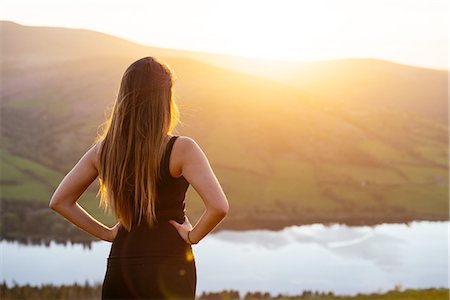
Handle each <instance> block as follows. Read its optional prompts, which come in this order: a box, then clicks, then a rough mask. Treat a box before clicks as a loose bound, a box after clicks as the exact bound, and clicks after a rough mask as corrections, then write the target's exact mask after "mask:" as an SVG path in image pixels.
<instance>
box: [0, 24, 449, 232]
mask: <svg viewBox="0 0 450 300" xmlns="http://www.w3.org/2000/svg"><path fill="white" fill-rule="evenodd" d="M4 25H5V22H2V39H7V40H9V41H10V42H11V43H13V45H10V46H8V48H5V49H4V52H3V53H2V57H1V64H2V65H1V66H2V90H1V93H2V95H1V96H2V102H1V104H0V105H1V111H2V118H1V130H2V131H1V133H2V136H1V139H2V146H1V153H2V155H1V165H2V170H1V186H0V187H1V191H2V195H1V196H2V200H3V201H9V202H11V201H12V202H15V203H16V204H17V203H21V202H23V203H24V204H26V203H30V202H39V203H42V204H43V205H44V206H45V205H46V204H48V201H49V200H50V197H51V195H52V193H53V191H54V189H55V188H56V186H57V185H58V184H59V182H60V180H61V179H62V178H63V176H64V175H65V174H66V173H67V172H68V171H69V170H70V168H71V167H73V166H74V165H75V163H76V162H77V161H78V159H79V158H80V157H81V156H82V155H83V154H84V152H85V151H86V150H87V149H88V147H89V145H90V144H91V142H92V141H93V140H94V138H95V135H96V132H97V130H98V128H99V126H100V124H101V123H102V122H103V121H104V119H105V116H106V115H107V114H108V113H109V111H110V109H111V107H112V104H113V103H114V100H115V99H114V97H115V95H116V91H117V89H118V86H119V82H120V79H121V76H122V74H123V72H124V70H125V69H126V67H127V66H128V65H129V64H130V63H131V62H132V61H133V60H135V59H137V58H138V57H139V55H141V54H140V53H142V56H144V55H153V53H159V54H158V55H160V56H161V57H162V58H163V59H164V60H165V61H167V62H168V64H169V65H170V66H171V68H172V69H173V70H174V71H175V74H176V77H177V80H176V88H175V91H176V98H177V103H178V105H179V107H180V110H181V121H182V123H181V124H179V126H178V127H177V130H176V132H175V134H179V135H187V136H190V137H192V138H193V139H195V140H196V141H197V142H198V144H199V145H200V146H201V147H202V148H203V149H204V151H205V153H206V154H207V156H208V158H209V160H210V162H211V165H212V167H213V169H214V171H215V172H216V175H217V177H218V179H219V181H220V182H221V184H222V187H223V189H224V191H225V193H226V195H227V197H228V200H229V202H230V214H229V216H228V217H227V218H226V220H225V221H224V222H223V223H222V224H221V225H220V228H238V229H245V228H279V227H282V226H285V225H292V224H304V223H312V222H345V223H348V224H374V223H380V222H404V221H405V222H406V221H411V220H415V219H419V220H420V219H421V220H445V219H448V196H449V189H448V182H449V178H448V124H447V122H444V121H443V120H447V119H448V115H446V114H445V113H444V112H443V111H444V109H446V108H447V107H448V103H447V99H446V97H445V95H446V92H447V90H446V89H447V87H446V86H444V85H442V84H440V83H441V82H442V80H444V79H445V78H446V76H448V74H447V73H446V72H442V71H434V73H433V71H432V70H428V69H424V70H423V72H421V70H420V69H417V68H414V70H413V71H411V69H410V68H409V67H408V66H402V65H397V64H392V63H388V62H380V61H376V60H374V61H367V60H366V61H365V62H364V64H357V67H355V63H354V60H342V61H340V62H339V64H337V63H335V62H333V63H332V62H330V63H329V65H327V64H326V62H322V63H317V69H314V64H310V65H309V67H308V69H305V70H303V71H302V72H301V74H302V76H303V78H305V82H308V80H310V84H308V85H304V86H300V85H299V86H298V87H296V86H293V83H292V82H283V81H282V80H280V78H281V77H279V76H278V77H277V78H263V77H261V76H254V75H251V74H247V73H245V72H243V71H242V70H239V71H238V70H231V69H225V68H222V67H219V66H214V65H212V64H209V63H206V62H204V61H203V62H202V61H199V60H194V59H192V58H189V57H191V54H189V55H188V54H186V55H185V56H184V55H183V51H173V50H167V51H168V52H167V53H168V54H167V56H164V55H163V54H164V49H156V50H155V51H153V50H154V49H152V48H146V47H138V46H136V45H134V46H132V45H130V44H129V42H127V41H124V40H120V39H116V38H114V39H109V38H105V36H104V35H101V37H102V38H99V39H97V40H96V43H93V44H92V45H91V48H92V47H99V48H98V49H97V48H95V49H94V50H95V51H94V50H92V52H86V51H81V50H77V49H75V50H76V51H75V50H74V49H72V48H70V47H71V45H72V44H74V43H80V41H81V40H82V39H83V38H87V37H86V36H85V35H88V36H89V40H95V39H93V36H95V33H93V32H89V31H81V32H80V31H76V30H72V29H61V28H60V29H58V34H57V35H56V34H55V35H53V34H52V33H51V32H50V33H49V29H48V28H46V29H43V28H40V27H26V26H20V25H18V24H14V23H12V24H11V23H10V22H7V25H8V26H4ZM17 31H20V37H21V38H20V43H19V42H17V43H16V44H14V38H13V37H14V36H15V35H16V34H17ZM62 33H63V34H64V36H65V39H66V40H67V41H68V42H67V46H65V45H64V44H63V45H61V44H58V49H54V47H55V46H54V45H56V44H55V43H56V40H55V43H52V39H57V38H58V36H60V35H61V34H62ZM41 35H42V37H43V38H44V37H45V41H46V43H42V41H41V40H40V39H39V38H38V37H39V36H41ZM27 36H33V38H32V39H31V38H30V39H27V38H26V37H27ZM70 37H72V39H70ZM69 41H70V42H69ZM111 41H113V42H111ZM112 46H113V48H114V49H116V50H117V49H118V48H119V49H124V50H123V51H122V52H120V53H118V51H116V50H114V49H112V48H111V47H112ZM64 47H67V52H68V53H72V54H71V56H70V57H65V58H61V57H60V56H55V57H57V58H55V59H52V57H53V56H52V54H53V55H55V53H56V52H58V51H59V52H58V53H63V52H64V51H65V50H64V49H65V48H64ZM47 48H48V51H46V49H47ZM34 49H37V50H36V51H35V52H34ZM109 49H112V50H111V52H108V51H110V50H109ZM130 49H131V50H130ZM55 51H56V52H55ZM47 53H48V54H47ZM27 54H28V55H29V57H30V58H29V59H24V57H26V55H27ZM175 54H176V55H177V56H175ZM361 65H364V66H366V68H367V69H366V73H367V72H369V71H370V70H373V69H375V68H376V67H377V66H378V67H379V69H380V70H387V71H386V72H388V73H389V74H391V75H390V76H389V77H386V76H381V75H380V74H381V73H382V72H381V71H380V72H381V73H380V74H378V77H377V79H376V80H377V81H376V85H374V84H370V85H367V88H366V86H365V85H358V86H357V88H356V87H355V86H354V85H353V81H352V79H354V80H355V82H356V80H357V79H358V78H360V77H361V75H360V74H364V72H365V71H364V68H363V67H361ZM327 66H329V69H328V71H327ZM393 70H395V72H394V71H393ZM319 71H320V72H322V73H321V74H334V75H333V76H334V77H330V76H328V77H324V78H323V80H324V81H323V84H322V85H320V78H319V77H317V74H318V72H319ZM320 72H319V73H320ZM308 74H310V77H311V78H315V79H314V81H311V78H309V79H308ZM339 74H342V77H345V80H341V82H340V85H339V88H337V87H335V86H331V82H333V81H330V78H338V77H339V76H338V75H339ZM405 74H406V75H407V74H409V75H410V76H406V75H405ZM344 75H345V76H344ZM420 76H425V77H426V78H427V84H426V85H424V86H423V87H421V86H420V85H417V84H414V85H413V84H411V83H417V82H419V81H418V78H420ZM411 77H414V80H412V79H411ZM371 78H372V77H371ZM433 78H434V80H435V81H433V80H432V79H433ZM292 80H294V79H292ZM295 80H297V81H298V82H301V81H302V78H298V77H297V78H296V79H295ZM336 80H337V79H336ZM371 80H373V78H372V79H371ZM311 82H314V84H312V83H311ZM358 82H361V80H360V81H358ZM433 82H436V84H434V83H433ZM375 86H376V87H378V88H379V89H380V92H379V93H378V92H377V90H376V89H375V88H374V87H375ZM383 86H389V87H390V88H389V89H382V87H383ZM331 87H332V88H331ZM395 87H398V88H397V89H396V88H395ZM431 87H433V90H429V91H428V89H430V88H431ZM335 88H336V94H334V93H333V89H335ZM436 89H439V90H436ZM325 90H326V91H327V92H324V91H325ZM428 92H429V94H430V95H432V99H429V98H427V97H426V95H427V94H428ZM355 95H357V96H355ZM376 97H380V98H379V105H376V102H377V98H376ZM386 99H389V101H391V102H392V101H396V99H398V101H396V102H395V103H394V104H393V105H384V104H386V103H387V102H386V101H387V100H386ZM429 101H432V103H433V105H434V106H437V107H439V111H438V112H437V110H436V109H423V108H424V107H426V104H427V103H428V102H429ZM383 103H384V104H383ZM95 193H96V183H94V184H93V185H92V186H91V187H90V189H89V190H88V193H86V194H85V195H84V196H83V197H82V199H81V200H80V203H81V204H82V205H83V206H85V207H86V208H87V210H88V211H90V212H92V213H93V214H94V215H95V216H97V217H98V218H99V219H100V220H103V221H104V222H106V223H108V224H112V222H113V218H112V216H104V215H103V214H102V213H101V212H100V211H99V209H98V199H96V198H95ZM44 206H42V207H43V208H44ZM187 208H188V215H189V216H190V217H191V221H192V219H193V220H194V221H195V219H196V218H198V217H199V216H200V214H201V212H202V209H203V204H202V201H201V199H200V198H199V196H198V194H197V193H196V192H195V191H194V190H193V189H192V187H190V188H189V190H188V195H187Z"/></svg>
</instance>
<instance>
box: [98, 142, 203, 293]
mask: <svg viewBox="0 0 450 300" xmlns="http://www.w3.org/2000/svg"><path fill="white" fill-rule="evenodd" d="M177 138H178V136H172V137H171V138H170V139H169V141H168V143H167V146H166V150H165V152H164V156H163V159H162V160H161V173H162V178H161V180H159V181H158V183H157V202H156V207H155V210H156V217H157V220H158V222H157V223H156V225H155V226H154V227H153V228H150V227H149V226H148V224H147V223H146V221H145V219H144V218H143V219H142V220H141V223H140V224H139V225H138V224H137V220H134V221H133V225H132V228H131V231H130V232H128V231H127V230H126V229H125V228H124V227H120V228H119V232H118V233H117V236H116V238H115V240H114V242H113V243H112V245H111V250H110V253H109V257H108V270H107V273H106V275H105V282H104V285H103V292H102V297H103V299H112V297H117V298H160V299H164V298H188V299H194V297H195V288H196V280H197V279H196V266H195V259H194V255H193V252H192V246H191V245H190V244H188V243H186V242H185V241H184V239H183V238H182V237H181V236H180V235H179V234H178V232H177V230H176V229H175V228H174V227H173V226H172V225H171V224H170V223H169V222H168V221H169V220H176V221H177V222H178V223H180V224H181V223H183V222H184V219H185V211H186V210H185V194H186V191H187V189H188V187H189V182H188V181H187V180H186V179H185V178H184V176H183V175H182V176H180V177H178V178H174V177H173V176H172V175H171V174H170V169H169V165H170V157H171V153H172V149H173V145H174V143H175V141H176V139H177ZM144 273H145V274H146V275H145V276H147V277H146V280H144V281H143V280H142V278H145V276H140V275H139V274H144ZM151 274H153V275H151ZM148 276H154V278H153V279H149V278H148ZM155 283H156V284H155Z"/></svg>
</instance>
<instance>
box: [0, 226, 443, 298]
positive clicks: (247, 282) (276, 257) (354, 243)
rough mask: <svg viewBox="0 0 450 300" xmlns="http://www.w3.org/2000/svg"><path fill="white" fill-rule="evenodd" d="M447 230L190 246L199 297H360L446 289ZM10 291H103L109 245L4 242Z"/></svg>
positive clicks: (292, 233)
mask: <svg viewBox="0 0 450 300" xmlns="http://www.w3.org/2000/svg"><path fill="white" fill-rule="evenodd" d="M448 235H449V222H448V221H445V222H431V221H430V222H429V221H415V222H411V223H409V224H380V225H377V226H346V225H342V224H331V225H323V224H311V225H302V226H290V227H286V228H284V229H283V230H280V231H270V230H249V231H231V230H222V231H218V232H216V233H211V234H209V235H207V236H206V237H205V238H204V239H203V240H202V241H200V243H199V244H197V245H193V246H192V248H193V251H194V257H195V261H196V266H197V295H201V293H202V292H204V291H205V292H215V291H223V290H225V289H227V290H237V291H239V293H240V296H241V297H243V296H244V294H245V293H246V292H247V291H260V292H269V293H270V294H271V295H272V296H276V295H277V294H278V293H282V294H287V295H298V294H301V293H302V292H303V290H310V291H323V292H329V291H331V292H333V293H335V294H346V295H355V294H357V293H373V292H384V291H387V290H391V289H393V288H394V286H396V285H399V286H400V287H401V288H402V289H405V288H430V287H436V288H439V287H448V283H449V281H448V279H449V278H448V267H449V265H448V261H449V257H448V242H449V241H448ZM0 247H1V255H2V257H1V280H2V281H3V280H5V281H6V283H7V284H8V286H11V284H13V282H16V283H18V284H20V285H23V284H27V283H28V284H31V285H40V284H42V283H52V284H54V285H61V284H66V285H67V284H72V283H74V282H78V283H80V284H84V283H85V281H88V282H89V283H91V284H94V283H101V282H102V281H103V277H104V274H105V271H106V259H107V257H108V254H109V250H110V247H111V243H108V242H103V241H98V242H93V243H92V246H91V247H90V248H88V247H85V246H84V247H83V246H82V245H81V244H74V245H73V244H70V243H69V244H67V245H61V244H56V243H54V242H51V243H50V245H49V246H45V245H39V246H36V245H29V246H26V245H20V244H18V243H17V242H7V241H1V242H0Z"/></svg>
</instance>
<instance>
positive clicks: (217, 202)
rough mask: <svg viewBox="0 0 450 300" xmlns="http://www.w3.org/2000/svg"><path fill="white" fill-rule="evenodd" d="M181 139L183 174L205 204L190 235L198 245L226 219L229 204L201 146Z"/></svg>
mask: <svg viewBox="0 0 450 300" xmlns="http://www.w3.org/2000/svg"><path fill="white" fill-rule="evenodd" d="M180 138H183V144H184V145H183V150H184V151H183V155H182V166H181V170H182V174H183V176H184V177H185V178H186V180H187V181H188V182H189V183H190V184H191V185H192V186H193V188H194V189H195V190H196V191H197V193H198V194H199V195H200V197H201V198H202V200H203V202H204V204H205V211H204V212H203V214H202V216H201V217H200V218H199V219H198V221H197V223H196V224H195V226H194V227H193V228H192V231H191V233H190V234H189V237H190V240H191V241H192V242H193V243H194V244H196V243H198V242H199V241H200V240H201V239H202V238H204V237H205V236H206V235H207V234H208V233H209V232H210V231H212V230H213V229H214V228H215V227H216V226H217V225H218V224H219V223H220V222H221V221H222V220H223V219H224V218H225V216H226V215H227V213H228V210H229V204H228V200H227V198H226V196H225V194H224V192H223V190H222V187H221V186H220V184H219V181H218V180H217V177H216V176H215V174H214V172H213V170H212V168H211V166H210V164H209V161H208V159H207V157H206V155H205V153H204V152H203V151H202V149H201V148H200V146H199V145H198V144H197V143H196V142H195V141H194V140H193V139H191V138H189V137H184V136H183V137H180ZM172 224H174V223H172ZM175 225H177V224H175Z"/></svg>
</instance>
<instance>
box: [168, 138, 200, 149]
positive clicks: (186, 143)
mask: <svg viewBox="0 0 450 300" xmlns="http://www.w3.org/2000/svg"><path fill="white" fill-rule="evenodd" d="M176 137H177V138H176V140H175V142H174V146H173V147H174V149H175V147H176V148H177V150H174V151H178V152H182V153H187V152H189V151H192V150H194V151H195V150H196V149H200V146H199V144H198V143H197V141H196V140H195V139H194V138H192V137H190V136H187V135H176ZM175 145H176V146H175Z"/></svg>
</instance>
